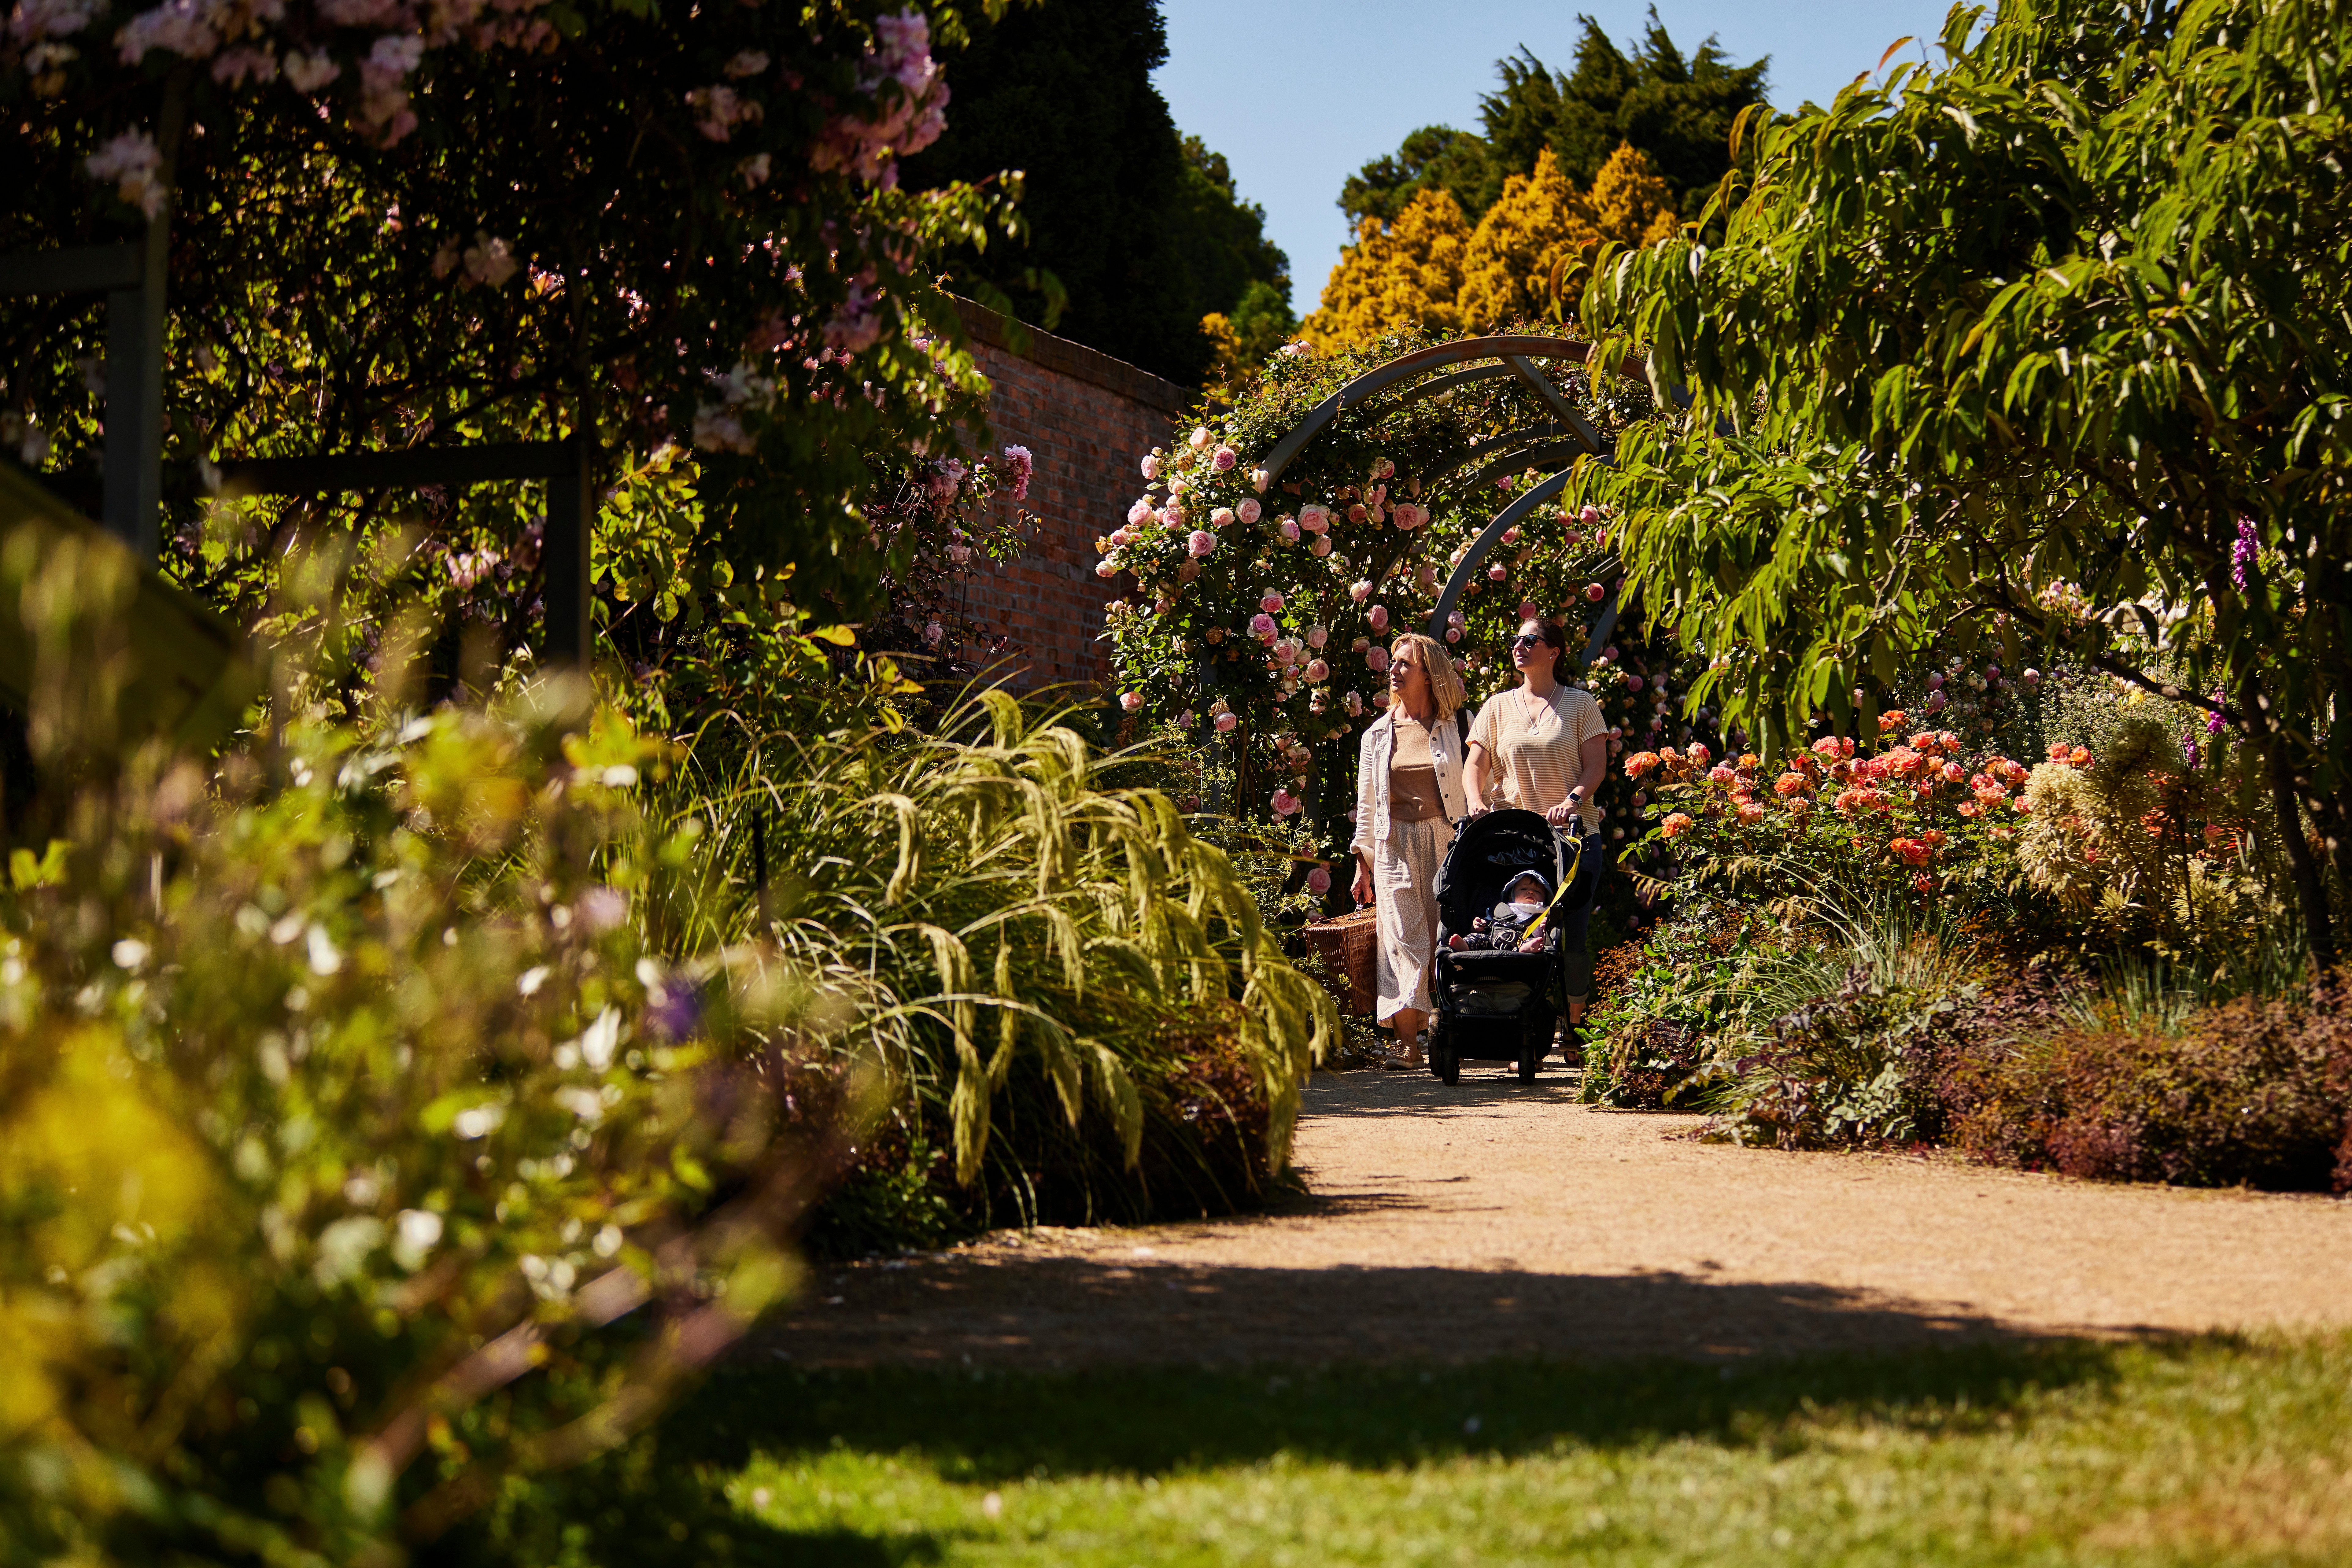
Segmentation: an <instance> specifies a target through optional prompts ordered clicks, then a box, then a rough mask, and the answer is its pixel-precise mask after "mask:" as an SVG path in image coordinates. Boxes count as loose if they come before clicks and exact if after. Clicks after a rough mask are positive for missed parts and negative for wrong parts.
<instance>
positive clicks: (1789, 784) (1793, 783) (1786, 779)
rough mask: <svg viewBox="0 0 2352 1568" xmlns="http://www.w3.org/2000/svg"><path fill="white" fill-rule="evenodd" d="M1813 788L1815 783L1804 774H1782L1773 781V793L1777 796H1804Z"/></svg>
mask: <svg viewBox="0 0 2352 1568" xmlns="http://www.w3.org/2000/svg"><path fill="white" fill-rule="evenodd" d="M1812 787H1813V781H1812V780H1811V779H1809V778H1807V777H1806V776H1805V775H1804V774H1802V773H1782V774H1781V775H1780V777H1779V778H1777V779H1774V780H1773V781H1772V793H1773V794H1774V795H1802V794H1804V793H1805V792H1806V791H1807V790H1810V789H1811V788H1812Z"/></svg>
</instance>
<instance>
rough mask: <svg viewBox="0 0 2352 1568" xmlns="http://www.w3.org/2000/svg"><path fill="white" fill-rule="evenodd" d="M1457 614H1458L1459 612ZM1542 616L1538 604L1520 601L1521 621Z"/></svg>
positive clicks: (1531, 601) (1529, 600)
mask: <svg viewBox="0 0 2352 1568" xmlns="http://www.w3.org/2000/svg"><path fill="white" fill-rule="evenodd" d="M1456 613H1457V614H1458V613H1459V612H1456ZM1542 616H1543V612H1542V611H1540V610H1538V609H1537V608H1536V602H1535V601H1534V600H1533V599H1521V600H1520V601H1519V619H1521V620H1523V621H1533V620H1540V619H1541V618H1542ZM1446 618H1447V619H1448V620H1452V619H1453V616H1447V617H1446ZM1610 651H1611V652H1612V653H1614V652H1615V651H1616V650H1615V649H1613V648H1612V649H1611V650H1610Z"/></svg>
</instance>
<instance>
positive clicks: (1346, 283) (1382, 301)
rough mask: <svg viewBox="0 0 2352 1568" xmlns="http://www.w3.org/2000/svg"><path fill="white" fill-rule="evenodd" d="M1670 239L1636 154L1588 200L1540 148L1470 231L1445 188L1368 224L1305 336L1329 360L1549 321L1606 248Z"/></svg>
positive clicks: (1668, 224) (1660, 188) (1669, 213)
mask: <svg viewBox="0 0 2352 1568" xmlns="http://www.w3.org/2000/svg"><path fill="white" fill-rule="evenodd" d="M1675 228H1676V223H1675V209H1674V204H1673V199H1672V197H1671V195H1670V194H1669V193H1668V191H1667V189H1666V185H1665V182H1664V181H1663V180H1661V179H1659V178H1658V176H1657V174H1655V173H1654V171H1653V170H1652V169H1651V167H1650V162H1649V160H1648V159H1647V158H1644V157H1643V155H1642V154H1641V153H1637V152H1635V151H1634V150H1633V148H1631V147H1626V146H1620V147H1619V148H1618V149H1617V151H1616V153H1614V154H1613V155H1612V157H1611V158H1610V160H1609V162H1608V163H1605V164H1604V165H1602V167H1601V176H1600V178H1599V179H1598V180H1596V181H1595V182H1594V183H1593V185H1592V189H1591V191H1590V192H1589V193H1588V192H1584V191H1580V190H1578V189H1577V188H1576V187H1575V186H1574V185H1572V184H1570V183H1569V181H1568V177H1567V176H1566V175H1565V174H1562V173H1561V172H1560V167H1559V160H1558V159H1557V158H1554V157H1553V156H1552V154H1551V150H1550V149H1549V148H1546V149H1544V150H1543V151H1542V152H1541V153H1538V154H1537V156H1536V167H1535V172H1534V173H1533V174H1513V175H1512V176H1511V177H1510V178H1509V179H1508V180H1507V181H1505V182H1504V184H1503V194H1502V195H1501V196H1500V197H1498V198H1497V199H1496V201H1495V203H1494V205H1491V206H1489V207H1488V208H1487V209H1486V216H1484V217H1482V218H1480V219H1479V220H1478V222H1477V225H1476V226H1475V227H1473V226H1471V225H1470V224H1469V222H1468V221H1467V220H1466V219H1465V217H1464V216H1463V213H1462V209H1461V207H1460V205H1457V204H1456V203H1455V201H1454V195H1453V193H1451V192H1450V191H1447V190H1444V188H1442V187H1431V188H1428V189H1425V190H1423V192H1422V193H1421V194H1420V195H1416V196H1415V197H1413V199H1412V201H1411V202H1410V203H1409V204H1407V205H1406V207H1405V210H1404V212H1403V213H1402V215H1401V216H1399V217H1398V219H1397V221H1396V222H1395V223H1394V224H1392V225H1389V226H1382V225H1381V223H1380V221H1379V220H1378V219H1375V218H1370V217H1367V218H1365V219H1364V220H1363V223H1362V226H1360V228H1359V229H1358V231H1357V237H1356V243H1355V244H1353V245H1351V246H1349V247H1348V248H1347V249H1346V250H1345V251H1343V252H1342V253H1341V255H1340V258H1339V266H1337V267H1335V268H1332V269H1331V277H1330V279H1329V281H1328V283H1327V284H1326V285H1325V286H1324V289H1323V302H1322V304H1321V306H1320V307H1319V308H1318V310H1316V312H1315V313H1314V314H1313V315H1312V316H1310V317H1308V318H1307V321H1306V322H1305V324H1304V326H1303V329H1302V330H1303V331H1305V333H1306V335H1307V339H1308V341H1309V342H1313V343H1315V344H1316V345H1317V346H1318V347H1319V348H1322V349H1325V350H1327V351H1331V350H1337V349H1339V348H1340V347H1342V346H1344V345H1348V344H1352V343H1357V342H1363V341H1366V340H1367V339H1369V338H1372V337H1378V336H1381V335H1382V334H1384V333H1388V332H1401V331H1414V330H1416V329H1419V330H1426V331H1434V332H1449V331H1493V330H1494V329H1496V328H1498V327H1502V326H1505V325H1507V324H1508V323H1510V322H1513V321H1532V320H1537V319H1539V318H1543V317H1547V316H1549V317H1553V318H1557V317H1558V316H1559V314H1560V313H1561V312H1560V304H1561V301H1562V300H1569V299H1573V298H1574V297H1575V295H1576V292H1577V291H1578V290H1579V289H1581V287H1582V285H1583V279H1584V273H1585V268H1587V266H1588V265H1589V264H1590V262H1591V259H1592V258H1593V257H1594V256H1595V254H1596V253H1597V252H1598V251H1599V250H1600V248H1601V246H1602V245H1603V243H1604V242H1610V241H1613V242H1615V243H1616V244H1618V245H1621V246H1626V247H1638V246H1643V245H1647V244H1651V243H1653V242H1654V241H1655V240H1657V239H1660V238H1662V237H1664V236H1666V235H1669V234H1672V233H1674V232H1675Z"/></svg>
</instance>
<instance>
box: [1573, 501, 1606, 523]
mask: <svg viewBox="0 0 2352 1568" xmlns="http://www.w3.org/2000/svg"><path fill="white" fill-rule="evenodd" d="M1576 515H1577V518H1578V520H1579V521H1581V522H1583V523H1584V524H1585V525H1586V526H1587V527H1591V525H1592V524H1593V523H1596V522H1599V521H1601V509H1600V508H1599V507H1597V506H1588V507H1586V508H1585V509H1584V510H1582V511H1580V512H1578V513H1577V514H1576Z"/></svg>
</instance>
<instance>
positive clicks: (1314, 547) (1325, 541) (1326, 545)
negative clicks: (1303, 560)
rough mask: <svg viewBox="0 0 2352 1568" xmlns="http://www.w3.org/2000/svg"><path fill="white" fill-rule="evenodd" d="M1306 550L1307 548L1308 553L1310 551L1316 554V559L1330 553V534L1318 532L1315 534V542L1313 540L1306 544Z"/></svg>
mask: <svg viewBox="0 0 2352 1568" xmlns="http://www.w3.org/2000/svg"><path fill="white" fill-rule="evenodd" d="M1307 550H1308V552H1309V553H1311V554H1313V555H1315V556H1317V557H1318V559H1319V558H1320V557H1322V556H1326V555H1328V554H1330V553H1331V536H1330V535H1329V534H1328V533H1318V534H1317V535H1316V536H1315V542H1314V543H1313V544H1310V545H1308V546H1307Z"/></svg>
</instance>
